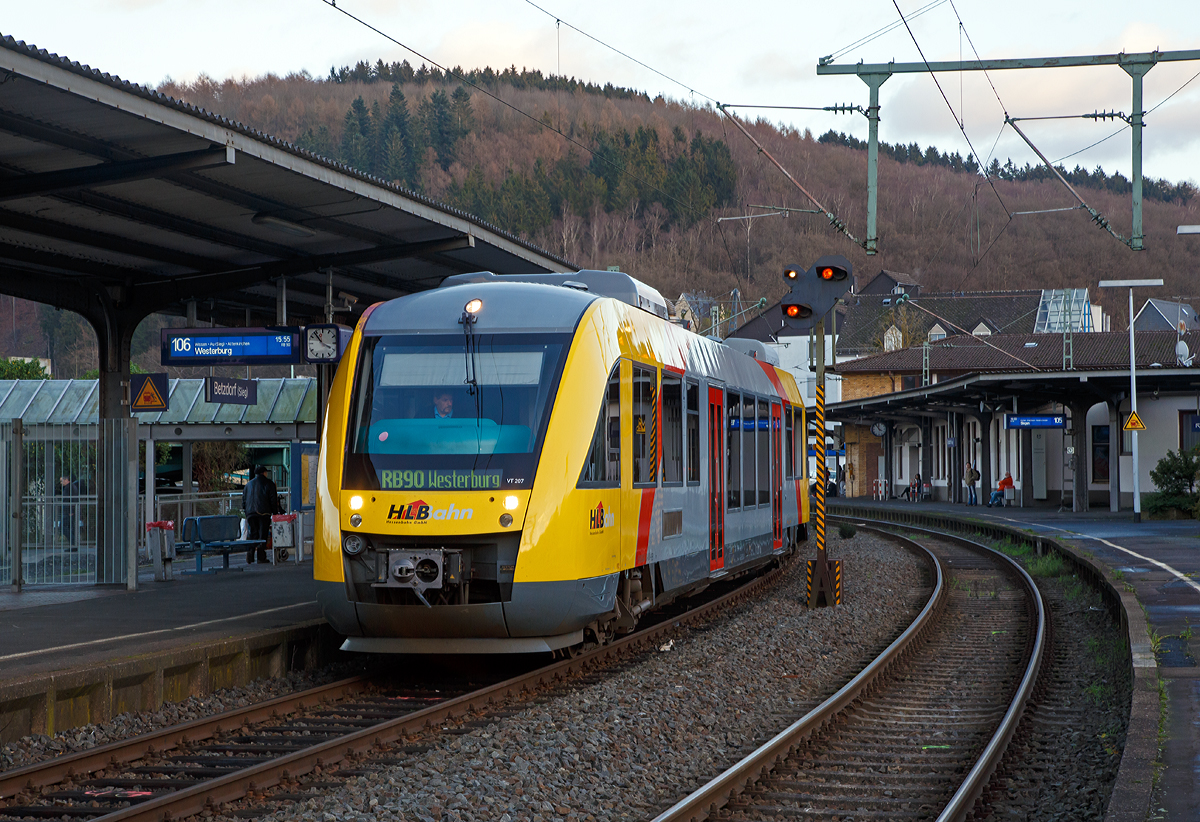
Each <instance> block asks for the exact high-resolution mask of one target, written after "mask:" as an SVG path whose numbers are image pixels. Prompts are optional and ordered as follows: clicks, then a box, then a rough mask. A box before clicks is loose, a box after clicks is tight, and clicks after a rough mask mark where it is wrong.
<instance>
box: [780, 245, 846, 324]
mask: <svg viewBox="0 0 1200 822" xmlns="http://www.w3.org/2000/svg"><path fill="white" fill-rule="evenodd" d="M853 271H854V267H853V266H852V265H851V264H850V261H849V260H847V259H846V258H845V257H843V256H842V255H840V254H830V255H827V256H825V257H822V258H821V259H819V260H817V262H816V265H814V266H813V267H812V268H809V269H807V270H805V269H802V268H800V267H799V266H787V267H786V268H784V269H783V281H784V282H785V283H787V284H788V285H789V286H790V287H791V289H792V290H791V293H790V294H788V295H787V297H785V298H784V300H783V319H784V322H786V323H787V324H788V326H789V327H791V328H795V329H798V330H801V331H807V330H808V329H810V328H812V327H813V326H815V325H816V324H817V323H818V322H821V321H823V320H824V318H825V315H826V314H828V313H829V309H831V308H833V306H834V304H835V303H837V301H838V300H839V299H841V296H842V295H843V294H845V293H846V290H847V289H849V288H850V283H851V282H853V281H852V280H851V275H852V273H853Z"/></svg>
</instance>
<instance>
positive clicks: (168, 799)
mask: <svg viewBox="0 0 1200 822" xmlns="http://www.w3.org/2000/svg"><path fill="white" fill-rule="evenodd" d="M788 561H790V560H789V559H787V558H784V562H788ZM780 573H781V568H779V567H776V568H775V569H772V570H769V571H767V572H765V573H762V574H760V575H759V576H756V577H753V578H750V579H749V580H748V581H745V582H744V584H735V583H733V582H732V581H724V582H723V583H722V584H721V585H720V586H714V587H713V588H710V589H709V590H710V593H716V594H717V595H716V596H715V597H714V598H712V599H711V600H710V601H707V602H704V603H703V604H701V605H698V606H697V607H695V608H692V609H690V610H688V611H686V612H685V613H677V612H676V610H675V609H672V612H671V613H669V614H666V615H664V618H663V619H662V620H661V621H659V622H657V623H656V624H653V625H650V626H649V627H647V628H645V629H643V630H640V631H638V632H636V633H634V634H631V635H630V636H627V637H624V638H622V639H620V640H617V641H615V642H612V643H610V644H608V645H605V646H603V647H600V648H596V649H595V650H591V651H588V652H586V653H583V654H581V655H579V656H577V657H575V658H573V659H567V660H564V661H561V662H556V663H554V664H551V665H548V666H546V667H542V668H538V669H537V670H534V671H531V672H529V673H526V674H522V675H519V676H516V677H513V678H511V679H507V680H505V681H503V682H497V683H494V684H490V685H487V686H485V687H483V688H478V689H475V690H470V691H466V692H464V689H462V688H459V689H458V691H457V692H455V691H454V690H453V689H452V690H450V692H449V693H447V692H446V691H445V690H444V689H442V690H441V692H440V693H437V692H433V691H431V690H429V688H425V689H422V690H421V691H407V692H405V691H396V690H387V689H386V686H378V685H376V683H373V682H372V681H371V680H369V679H367V678H365V677H356V678H353V679H347V680H343V681H341V682H336V683H333V684H330V685H325V686H322V687H319V688H314V689H311V690H308V691H304V692H301V693H297V694H292V695H288V696H282V697H278V698H275V699H272V700H268V701H266V702H263V703H259V704H257V705H253V706H249V707H247V708H241V709H238V710H234V711H228V712H225V713H222V714H218V715H215V716H212V717H208V718H205V719H199V720H194V721H191V722H187V723H184V724H182V725H177V726H172V727H170V728H165V729H163V730H160V731H157V732H154V733H151V734H145V735H143V736H139V737H134V738H131V739H128V740H122V741H118V742H114V743H110V744H108V745H103V746H100V747H97V748H94V749H92V750H89V751H83V752H80V753H76V754H71V755H67V756H61V757H58V758H56V759H53V760H50V761H47V762H41V763H37V764H34V765H29V766H27V767H24V768H19V769H17V770H13V771H7V772H4V773H0V800H3V804H0V819H64V818H66V819H83V820H105V822H117V820H121V822H128V821H129V820H139V822H163V820H168V819H181V818H185V817H188V816H192V815H194V814H197V813H200V812H202V811H204V810H206V809H211V808H214V807H219V806H220V805H222V804H223V803H227V802H232V801H235V800H239V799H242V798H243V797H247V796H250V797H252V798H255V799H260V798H261V794H262V793H263V792H264V791H266V790H269V789H273V788H275V787H276V786H281V785H283V786H285V790H289V789H291V788H292V786H294V785H296V782H297V779H298V778H300V777H304V776H306V775H314V774H320V775H321V776H322V777H323V778H328V777H330V776H333V777H339V776H340V777H348V776H352V775H355V774H356V773H357V772H358V771H356V770H355V768H357V767H360V766H362V765H366V766H368V767H370V766H376V767H378V766H383V765H387V764H392V762H393V760H390V759H387V758H386V757H387V755H388V747H389V746H390V745H391V744H392V743H396V742H398V741H400V740H402V738H403V737H405V736H407V735H410V734H414V733H416V732H419V731H422V730H424V729H426V728H430V727H440V726H447V727H445V728H444V729H443V730H444V732H449V733H454V732H456V731H458V730H459V729H460V728H462V727H471V726H472V724H473V721H472V720H470V719H467V718H468V717H470V716H471V715H476V716H478V715H482V714H485V713H487V714H492V715H493V716H494V715H495V713H494V712H495V711H496V710H497V707H496V705H497V703H500V702H502V701H504V700H506V699H514V698H515V699H517V700H523V699H529V698H532V697H533V696H534V695H536V694H537V693H538V692H539V691H540V690H545V689H547V688H549V687H552V686H553V685H554V684H555V683H557V682H558V681H560V680H562V679H564V678H565V677H568V676H573V675H578V674H581V673H587V674H592V675H595V674H599V673H602V672H603V670H604V669H605V668H607V667H610V666H612V665H613V664H615V663H618V662H620V661H621V660H623V659H626V658H629V657H632V656H633V655H635V654H639V653H641V652H642V651H643V650H645V649H646V648H647V647H652V646H654V645H655V644H656V643H657V642H659V641H660V640H661V638H662V636H663V635H664V634H667V633H670V632H671V631H673V630H674V629H675V626H676V625H678V624H681V623H683V624H686V623H688V622H692V621H699V620H702V619H706V618H708V617H710V616H711V615H712V614H713V613H715V612H717V611H720V610H722V609H724V608H728V607H731V606H733V605H736V604H738V603H740V602H741V601H743V600H745V599H746V598H748V597H751V596H753V595H755V594H756V593H757V592H758V591H760V590H761V589H762V588H764V587H765V586H767V585H770V584H772V583H773V582H775V581H776V580H777V579H778V578H779V575H780ZM729 589H732V590H729ZM721 591H725V592H724V593H722V592H721ZM676 607H677V606H676ZM431 687H432V686H431ZM464 719H465V720H466V721H460V720H464ZM474 721H482V720H478V719H476V720H474ZM397 753H400V754H405V753H416V751H405V750H400V751H395V750H393V751H391V755H392V756H393V757H394V756H395V755H396V754H397ZM366 756H376V757H379V756H383V757H385V758H382V759H380V758H376V759H366V760H365V761H364V757H366ZM339 769H341V770H340V771H339ZM340 784H341V782H340V781H338V782H333V783H330V782H310V783H309V784H308V785H307V786H306V787H307V788H315V789H318V790H319V789H321V788H325V787H333V786H335V785H340ZM310 796H312V794H309V795H305V796H293V795H287V794H284V795H278V794H277V795H276V796H274V797H272V800H284V799H295V798H309V797H310ZM267 801H271V800H267Z"/></svg>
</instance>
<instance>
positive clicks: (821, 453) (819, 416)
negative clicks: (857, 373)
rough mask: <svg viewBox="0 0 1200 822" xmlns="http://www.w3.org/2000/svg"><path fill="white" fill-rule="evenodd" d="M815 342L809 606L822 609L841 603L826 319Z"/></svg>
mask: <svg viewBox="0 0 1200 822" xmlns="http://www.w3.org/2000/svg"><path fill="white" fill-rule="evenodd" d="M813 343H814V345H816V351H815V352H814V353H815V354H816V365H817V390H816V394H817V405H816V413H815V414H813V423H814V424H815V425H816V429H817V430H816V432H815V433H816V440H817V441H816V443H815V446H814V447H815V448H816V454H817V477H816V483H817V486H816V491H817V493H816V511H815V512H814V515H813V531H815V532H816V535H817V558H816V559H815V560H810V561H809V563H808V607H809V608H819V607H820V606H821V605H840V604H841V601H842V598H841V563H838V574H837V582H836V585H835V582H834V574H833V568H832V563H830V562H829V561H828V559H827V558H826V556H825V490H826V476H825V320H824V319H823V318H822V319H821V321H820V322H818V323H817V324H816V326H815V327H814V328H813Z"/></svg>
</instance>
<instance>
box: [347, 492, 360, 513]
mask: <svg viewBox="0 0 1200 822" xmlns="http://www.w3.org/2000/svg"><path fill="white" fill-rule="evenodd" d="M350 510H351V511H361V510H362V497H360V496H359V495H358V494H355V495H354V496H352V497H350Z"/></svg>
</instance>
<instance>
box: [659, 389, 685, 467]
mask: <svg viewBox="0 0 1200 822" xmlns="http://www.w3.org/2000/svg"><path fill="white" fill-rule="evenodd" d="M662 445H663V456H662V460H663V484H664V485H667V484H673V485H682V484H683V380H681V379H680V378H679V377H676V376H673V375H671V374H667V373H666V372H663V378H662Z"/></svg>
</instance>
